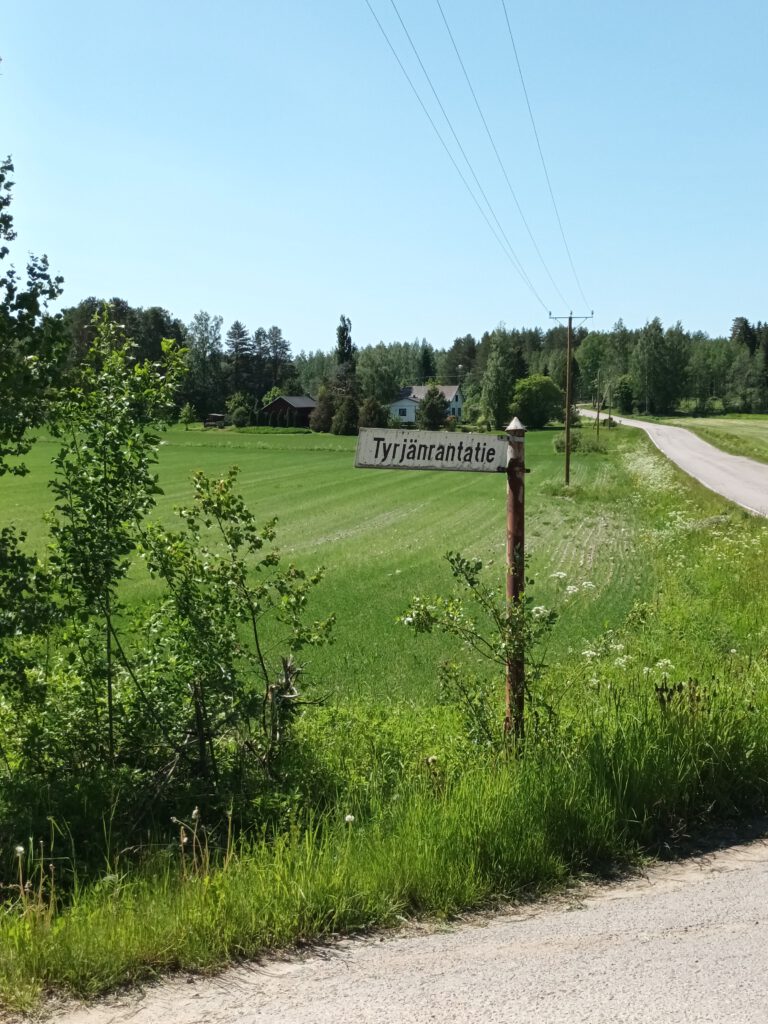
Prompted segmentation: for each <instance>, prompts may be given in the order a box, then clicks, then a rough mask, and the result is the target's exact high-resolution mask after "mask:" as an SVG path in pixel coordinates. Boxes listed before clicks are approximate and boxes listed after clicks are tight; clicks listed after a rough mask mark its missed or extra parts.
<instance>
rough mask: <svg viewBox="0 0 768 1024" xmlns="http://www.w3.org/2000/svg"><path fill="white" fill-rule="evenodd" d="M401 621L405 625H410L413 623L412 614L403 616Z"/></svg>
mask: <svg viewBox="0 0 768 1024" xmlns="http://www.w3.org/2000/svg"><path fill="white" fill-rule="evenodd" d="M403 623H404V624H405V625H406V626H412V625H413V616H412V615H406V616H405V617H404V618H403Z"/></svg>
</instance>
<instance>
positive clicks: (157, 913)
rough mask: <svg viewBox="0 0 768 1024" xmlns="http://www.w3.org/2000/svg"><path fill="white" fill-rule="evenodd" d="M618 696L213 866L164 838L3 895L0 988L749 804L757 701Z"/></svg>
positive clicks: (389, 918)
mask: <svg viewBox="0 0 768 1024" xmlns="http://www.w3.org/2000/svg"><path fill="white" fill-rule="evenodd" d="M624 696H625V699H626V704H625V705H624V706H622V705H620V704H619V703H618V702H616V701H615V700H607V701H603V702H601V704H600V705H599V708H598V707H596V706H593V707H592V709H591V712H590V714H589V715H587V716H586V717H585V718H584V719H582V721H581V722H580V723H579V724H578V725H577V724H576V723H571V726H570V727H569V728H562V729H560V730H558V732H557V734H556V735H553V736H552V737H551V738H550V740H549V741H548V742H547V743H539V744H536V745H535V746H532V747H531V748H530V749H529V750H527V751H526V753H525V756H523V757H522V758H514V757H513V758H511V759H510V760H509V761H505V760H503V759H502V760H498V761H488V760H487V759H482V758H479V757H478V756H477V755H475V756H474V757H471V758H470V759H469V760H468V762H467V763H466V764H465V766H464V769H463V771H462V772H461V773H459V774H456V775H455V776H454V777H452V778H448V777H440V775H439V774H435V775H434V776H431V777H430V776H425V775H424V773H422V774H421V777H416V776H414V775H411V776H410V777H408V776H407V775H406V777H405V778H403V780H402V790H401V791H400V793H399V799H397V800H396V799H394V798H390V799H389V800H387V801H384V800H381V801H380V802H378V803H376V802H374V803H370V801H369V807H368V810H367V812H366V813H361V812H360V811H358V813H357V814H356V815H353V817H354V820H346V821H345V818H346V817H347V815H345V816H342V813H341V811H342V810H343V808H339V810H338V813H337V814H336V815H334V816H326V818H325V819H324V820H322V821H320V820H318V821H316V822H313V821H311V820H310V821H308V822H305V823H304V827H301V828H299V827H298V826H297V827H294V828H292V829H290V830H288V831H287V832H285V833H283V834H281V835H277V836H274V837H272V838H271V839H268V840H254V841H243V842H241V843H239V844H238V845H237V846H236V847H235V848H234V849H233V850H230V851H229V854H228V856H227V858H226V861H225V862H224V863H219V864H217V865H215V864H212V863H209V862H208V860H207V856H206V851H205V850H204V848H203V847H202V846H201V847H199V854H198V855H197V856H196V857H193V855H192V854H189V853H182V852H181V850H180V849H176V850H174V849H173V847H169V848H168V850H167V851H166V852H165V855H164V856H160V855H156V857H155V858H154V859H153V860H151V861H150V862H149V863H148V864H147V865H145V867H144V868H143V869H139V870H136V869H133V870H130V871H128V870H126V871H124V872H121V871H120V870H119V869H118V870H116V871H113V872H111V873H110V874H109V875H107V876H105V878H104V879H103V880H102V882H101V883H100V884H99V885H96V886H90V887H87V888H83V889H82V890H80V891H79V892H78V893H77V895H76V896H75V898H74V900H73V902H72V904H71V905H70V907H69V908H68V909H67V910H66V911H62V912H59V913H57V914H56V915H54V916H53V918H52V919H51V917H50V915H49V914H48V908H47V906H46V902H45V898H44V897H43V898H42V899H41V901H40V902H39V904H34V903H32V902H30V904H29V905H28V906H27V908H26V911H25V912H24V913H22V914H20V913H18V910H12V909H11V908H10V907H7V908H6V912H5V913H4V914H3V916H2V917H0V943H2V948H3V950H4V955H3V957H2V959H1V960H0V998H2V999H3V1001H4V1002H5V1004H6V1005H7V1006H10V1007H13V1008H15V1009H22V1010H23V1009H30V1008H33V1007H34V1006H35V1005H37V1004H38V1003H39V1000H40V999H41V998H42V997H43V996H44V995H45V994H50V993H51V992H57V993H59V994H69V995H75V996H79V997H86V998H87V997H93V996H95V995H98V994H100V993H103V992H106V991H109V990H110V989H114V988H115V987H117V986H119V985H123V984H126V983H133V982H137V981H139V980H142V979H148V978H153V977H156V976H157V975H158V974H159V973H162V972H166V971H171V970H177V969H185V970H192V971H206V970H211V969H215V968H217V967H221V966H222V965H224V964H226V963H229V962H233V961H237V960H241V959H246V958H248V959H253V958H256V957H259V956H260V955H264V954H266V953H268V952H269V951H271V950H275V949H279V948H285V947H287V946H292V945H296V944H297V943H304V942H308V941H319V940H322V939H325V938H328V937H331V936H334V935H337V934H339V933H349V932H353V931H356V930H360V929H366V928H371V927H374V926H376V927H386V926H392V925H397V924H398V923H399V922H400V920H401V919H402V918H404V917H408V916H412V915H416V914H421V915H425V914H428V915H434V916H439V917H445V916H449V915H451V914H455V913H457V912H459V911H461V910H464V909H466V908H471V907H482V906H489V905H493V904H495V903H498V902H499V901H501V900H510V899H511V900H514V901H520V900H527V899H530V898H533V897H535V896H537V895H539V894H541V893H543V892H546V891H549V890H552V889H553V888H557V887H562V886H564V885H566V884H567V883H568V881H569V879H572V878H573V876H574V875H576V874H579V873H583V872H606V871H608V872H614V871H615V870H616V869H617V868H618V869H621V868H622V867H626V866H627V865H629V864H631V863H633V862H637V861H638V860H639V859H640V857H641V852H642V851H644V850H649V849H650V850H651V851H653V850H654V849H658V848H659V847H660V846H662V845H663V844H664V843H665V842H668V841H672V840H674V838H676V837H679V836H680V835H681V834H684V833H686V832H687V830H688V829H689V828H690V827H691V825H692V824H696V823H697V822H700V821H703V820H708V819H711V818H712V817H723V816H727V815H732V814H736V813H738V812H739V811H746V812H757V811H758V810H760V809H762V808H764V807H765V805H766V786H765V782H764V780H765V777H766V771H767V770H768V730H767V729H766V721H765V710H764V708H763V711H762V712H760V713H758V712H756V711H752V710H750V709H749V706H748V705H747V704H746V703H745V702H744V701H743V700H740V699H733V697H730V698H728V699H723V698H722V697H718V698H713V699H712V700H711V701H710V702H708V703H707V705H706V706H695V705H692V704H690V703H689V702H687V701H681V702H680V703H679V704H673V703H670V704H669V705H667V706H666V707H663V706H661V705H660V703H659V702H658V701H657V700H656V699H655V698H654V697H653V696H652V695H650V694H648V693H647V692H645V693H642V694H640V693H636V692H635V693H633V692H631V691H628V692H627V693H625V695H624ZM761 779H762V780H763V781H762V782H761V781H760V780H761ZM378 781H379V780H378V778H377V777H376V776H375V775H374V776H373V777H371V779H370V787H371V789H372V790H373V791H374V792H375V791H376V788H377V784H378ZM348 813H349V814H351V812H348ZM182 857H183V858H184V867H183V868H182V867H180V865H179V861H180V859H181V858H182ZM195 862H196V863H195Z"/></svg>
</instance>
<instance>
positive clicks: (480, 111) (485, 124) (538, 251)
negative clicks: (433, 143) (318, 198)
mask: <svg viewBox="0 0 768 1024" xmlns="http://www.w3.org/2000/svg"><path fill="white" fill-rule="evenodd" d="M392 2H394V0H392ZM435 2H436V4H437V6H438V9H439V11H440V15H441V16H442V19H443V24H444V25H445V27H446V29H447V31H448V36H449V37H450V40H451V43H452V45H453V49H454V52H455V53H456V56H457V58H458V61H459V64H460V65H461V70H462V71H463V72H464V78H465V79H466V82H467V85H468V86H469V91H470V93H471V94H472V99H473V100H474V101H475V106H476V107H477V112H478V114H479V115H480V120H481V121H482V122H483V127H484V128H485V132H486V135H487V136H488V140H489V142H490V143H491V147H492V148H493V152H494V153H495V154H496V160H497V161H498V164H499V167H500V168H501V173H502V174H503V175H504V180H505V181H506V183H507V188H508V189H509V193H510V195H511V196H512V198H513V200H514V202H515V206H516V207H517V212H518V213H519V214H520V219H521V220H522V222H523V224H524V225H525V230H526V231H527V232H528V237H529V238H530V240H531V242H532V243H533V247H534V249H535V250H536V255H537V256H538V257H539V260H540V261H541V265H542V267H543V268H544V270H545V272H546V275H547V277H548V278H549V280H550V282H551V283H552V287H553V288H554V289H555V291H556V292H557V294H558V295H559V296H560V298H561V300H562V301H563V302H564V303H565V305H566V306H567V305H568V300H567V299H566V298H565V296H564V295H563V293H562V292H561V291H560V289H559V288H558V286H557V283H556V281H555V279H554V277H552V274H551V272H550V270H549V267H548V266H547V263H546V261H545V259H544V257H543V256H542V254H541V249H539V246H538V243H537V242H536V239H535V238H534V236H533V232H532V231H531V228H530V226H529V224H528V221H527V220H526V217H525V214H524V213H523V209H522V207H521V206H520V202H519V200H518V198H517V195H516V193H515V190H514V188H513V187H512V182H511V181H510V180H509V175H508V174H507V169H506V167H505V166H504V161H503V160H502V159H501V156H500V155H499V150H498V148H497V146H496V143H495V141H494V138H493V134H492V132H491V129H490V128H489V127H488V122H487V121H486V119H485V115H484V114H483V109H482V107H481V106H480V101H479V100H478V98H477V94H476V93H475V90H474V88H473V86H472V82H471V81H470V78H469V74H468V72H467V69H466V67H465V66H464V61H463V60H462V58H461V54H460V53H459V48H458V46H457V45H456V40H455V39H454V37H453V32H452V31H451V26H450V25H449V24H448V19H447V18H446V16H445V11H444V10H443V5H442V4H441V3H440V0H435Z"/></svg>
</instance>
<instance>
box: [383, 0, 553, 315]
mask: <svg viewBox="0 0 768 1024" xmlns="http://www.w3.org/2000/svg"><path fill="white" fill-rule="evenodd" d="M365 4H366V6H367V8H368V10H369V11H370V12H371V15H372V16H373V19H374V21H375V22H376V24H377V25H378V27H379V31H380V32H381V34H382V36H383V37H384V40H385V41H386V43H387V46H388V47H389V49H390V50H391V52H392V56H393V57H394V58H395V60H396V61H397V63H398V66H399V68H400V70H401V71H402V73H403V75H404V76H405V80H406V81H407V82H408V85H409V86H410V87H411V91H412V92H413V94H414V96H415V97H416V99H417V100H418V103H419V106H420V107H421V109H422V110H423V111H424V114H425V116H426V118H427V120H428V121H429V123H430V125H431V126H432V130H433V131H434V133H435V135H436V136H437V138H438V139H439V141H440V144H441V146H442V147H443V149H444V150H445V152H446V154H447V156H448V159H449V160H450V161H451V163H452V164H453V166H454V168H455V169H456V173H457V174H458V175H459V177H460V178H461V180H462V182H463V184H464V187H465V188H466V190H467V192H468V193H469V195H470V197H471V199H472V201H473V202H474V204H475V206H476V207H477V209H478V210H479V211H480V214H481V216H482V218H483V220H484V221H485V223H486V224H487V225H488V227H489V229H490V231H491V233H492V234H493V237H494V238H495V239H496V241H497V242H498V243H499V246H500V247H501V250H502V252H503V253H504V255H505V256H506V257H507V259H508V260H509V262H510V263H511V264H512V266H513V267H514V268H515V270H516V271H517V273H518V274H519V276H520V278H521V280H522V281H523V283H524V284H525V285H526V286H527V287H528V289H529V290H530V292H531V293H532V294H533V296H534V297H535V298H536V300H537V302H538V303H539V305H540V306H541V307H542V309H546V310H548V306H547V304H546V303H545V302H544V300H543V299H542V297H541V296H540V295H539V293H538V291H537V290H536V288H535V287H534V285H533V282H532V281H531V279H530V278H529V277H528V275H527V274H526V272H525V269H524V268H523V265H522V263H521V262H520V259H519V258H518V256H517V254H516V253H515V251H514V249H513V248H512V245H511V244H510V242H509V240H508V239H507V241H506V246H505V244H504V241H502V239H501V238H500V237H499V234H498V233H497V231H496V229H495V228H494V226H493V224H492V223H491V221H490V220H489V219H488V215H487V214H486V212H485V210H484V209H483V207H482V206H481V205H480V202H479V200H478V198H477V196H476V195H475V193H474V192H473V191H472V187H471V185H470V184H469V182H468V181H467V179H466V177H465V176H464V173H463V171H462V170H461V168H460V167H459V165H458V163H457V162H456V159H455V157H454V155H453V153H451V151H450V148H449V147H448V145H447V143H446V141H445V139H444V138H443V136H442V135H441V133H440V129H439V128H438V127H437V125H436V124H435V121H434V118H433V117H432V115H431V114H430V112H429V110H428V109H427V107H426V105H425V103H424V101H423V100H422V98H421V96H420V95H419V91H418V90H417V88H416V86H415V85H414V84H413V81H412V79H411V77H410V75H409V74H408V72H407V71H406V69H405V66H404V64H403V62H402V61H401V60H400V57H399V55H398V53H397V50H396V49H395V47H394V46H393V44H392V41H391V40H390V38H389V36H388V35H387V32H386V30H385V28H384V26H383V25H382V24H381V21H380V20H379V18H378V15H377V14H376V11H375V10H374V9H373V7H372V6H371V3H370V0H365ZM393 6H394V3H393ZM395 11H396V13H398V18H399V12H397V8H395ZM400 23H401V24H402V19H400ZM403 28H404V29H405V26H404V25H403ZM406 35H408V33H407V30H406ZM411 45H413V43H411ZM419 63H421V61H419ZM422 70H424V74H425V75H426V70H425V69H424V66H423V64H422ZM427 80H428V81H429V76H427ZM433 91H434V89H433ZM438 103H439V100H438ZM440 108H441V110H442V109H443V108H442V104H441V105H440ZM443 114H444V115H445V111H443ZM446 120H448V118H447V115H446ZM449 126H450V122H449ZM451 131H453V128H452V127H451ZM454 137H456V136H455V133H454ZM457 143H458V139H457ZM459 148H460V149H461V150H462V154H463V155H464V159H465V160H467V165H468V166H469V168H470V171H472V174H473V176H474V177H475V180H476V181H477V176H476V175H475V174H474V170H472V166H471V164H470V162H469V160H468V159H467V156H466V154H465V153H464V151H463V148H462V147H461V145H460V144H459ZM478 187H479V189H480V191H481V193H482V194H483V197H484V198H485V201H486V203H488V207H489V209H490V210H491V214H492V216H493V217H494V219H495V220H496V221H497V223H498V219H497V218H496V215H495V214H494V213H493V208H492V207H491V205H490V203H489V202H488V198H487V196H485V193H484V192H483V189H482V186H481V185H480V183H479V182H478ZM499 229H500V231H501V233H502V235H503V236H504V238H505V239H506V234H505V233H504V230H503V229H502V228H501V225H499ZM507 246H508V248H507Z"/></svg>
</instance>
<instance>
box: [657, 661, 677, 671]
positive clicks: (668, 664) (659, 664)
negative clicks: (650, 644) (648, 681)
mask: <svg viewBox="0 0 768 1024" xmlns="http://www.w3.org/2000/svg"><path fill="white" fill-rule="evenodd" d="M674 667H675V666H674V665H673V664H672V662H671V661H670V660H669V658H660V659H659V661H657V662H656V668H660V669H664V670H665V671H666V670H667V669H670V668H674Z"/></svg>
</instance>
